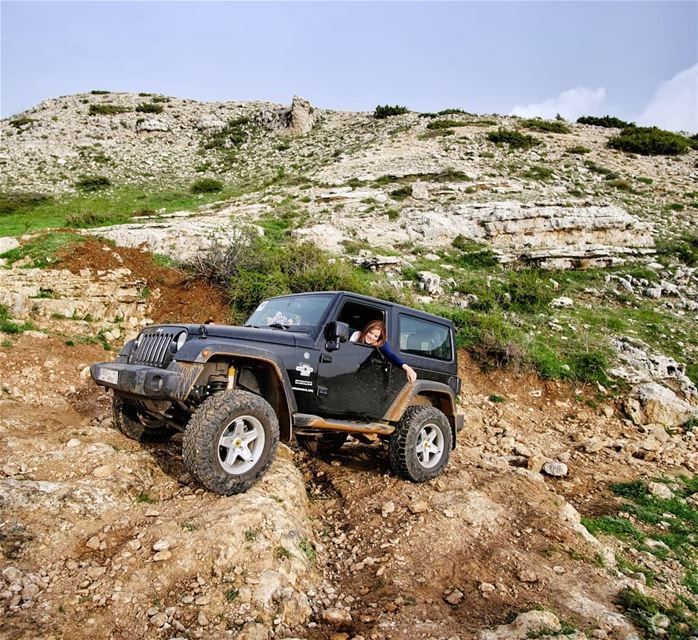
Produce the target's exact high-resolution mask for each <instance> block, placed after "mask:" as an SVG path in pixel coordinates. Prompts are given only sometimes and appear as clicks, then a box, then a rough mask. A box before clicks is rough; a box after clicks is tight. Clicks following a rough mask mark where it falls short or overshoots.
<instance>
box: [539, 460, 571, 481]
mask: <svg viewBox="0 0 698 640" xmlns="http://www.w3.org/2000/svg"><path fill="white" fill-rule="evenodd" d="M543 473H547V474H548V475H549V476H553V477H555V478H563V477H564V476H566V475H567V465H566V464H565V463H564V462H546V463H545V464H544V465H543Z"/></svg>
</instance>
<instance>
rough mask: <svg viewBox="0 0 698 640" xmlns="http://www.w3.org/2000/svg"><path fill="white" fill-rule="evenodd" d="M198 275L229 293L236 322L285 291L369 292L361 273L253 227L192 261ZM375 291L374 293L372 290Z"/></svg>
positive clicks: (309, 246) (313, 248)
mask: <svg viewBox="0 0 698 640" xmlns="http://www.w3.org/2000/svg"><path fill="white" fill-rule="evenodd" d="M192 269H193V271H194V273H196V274H197V275H198V276H200V277H203V278H205V279H206V280H209V281H210V282H213V283H214V284H216V285H218V286H220V287H222V288H224V289H225V290H226V293H227V296H228V299H229V301H230V304H231V305H232V307H233V309H234V311H235V312H236V315H237V318H238V319H243V316H244V317H246V316H247V315H249V314H250V313H251V312H252V311H253V310H254V309H255V308H256V306H257V305H258V304H259V303H260V302H261V301H262V300H263V299H264V298H268V297H270V296H274V295H281V294H284V293H303V292H308V291H332V290H335V291H336V290H348V291H356V292H357V293H370V291H369V287H368V286H367V284H366V282H365V281H364V280H363V279H362V276H361V274H360V273H359V272H358V271H355V270H354V269H353V268H352V267H351V266H350V265H348V264H347V263H345V262H343V261H341V260H336V259H334V260H333V259H331V258H330V256H329V254H327V253H325V252H324V251H322V250H321V249H319V248H318V247H316V246H315V245H313V244H310V243H297V242H293V241H290V242H288V244H281V243H278V242H274V241H271V240H270V239H269V238H267V237H260V236H259V235H258V234H257V232H256V231H255V230H254V229H251V228H248V229H244V230H242V231H241V232H240V234H239V236H238V237H237V239H236V240H234V241H232V242H230V243H229V244H227V245H226V246H224V247H223V246H214V247H212V248H211V249H210V250H209V251H208V252H206V253H205V254H202V255H199V256H197V257H196V258H195V260H194V262H193V263H192ZM373 293H375V292H373Z"/></svg>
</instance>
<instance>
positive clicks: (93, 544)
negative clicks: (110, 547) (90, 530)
mask: <svg viewBox="0 0 698 640" xmlns="http://www.w3.org/2000/svg"><path fill="white" fill-rule="evenodd" d="M99 544H100V542H99V538H98V537H97V536H92V537H91V538H90V539H89V540H88V541H87V542H86V543H85V546H87V548H88V549H94V550H97V549H99Z"/></svg>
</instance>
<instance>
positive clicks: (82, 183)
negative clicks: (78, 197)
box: [75, 176, 111, 191]
mask: <svg viewBox="0 0 698 640" xmlns="http://www.w3.org/2000/svg"><path fill="white" fill-rule="evenodd" d="M110 185H111V180H109V178H107V177H106V176H80V179H79V180H78V181H77V182H76V183H75V186H76V187H77V188H78V189H81V190H82V191H98V190H99V189H104V188H105V187H108V186H110Z"/></svg>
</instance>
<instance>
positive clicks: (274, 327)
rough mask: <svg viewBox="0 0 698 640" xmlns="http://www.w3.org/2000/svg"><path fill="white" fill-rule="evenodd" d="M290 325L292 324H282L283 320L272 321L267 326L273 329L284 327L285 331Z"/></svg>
mask: <svg viewBox="0 0 698 640" xmlns="http://www.w3.org/2000/svg"><path fill="white" fill-rule="evenodd" d="M289 326H290V325H288V324H282V323H281V322H272V323H271V324H268V325H267V327H271V328H272V329H283V330H284V331H288V328H289Z"/></svg>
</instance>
